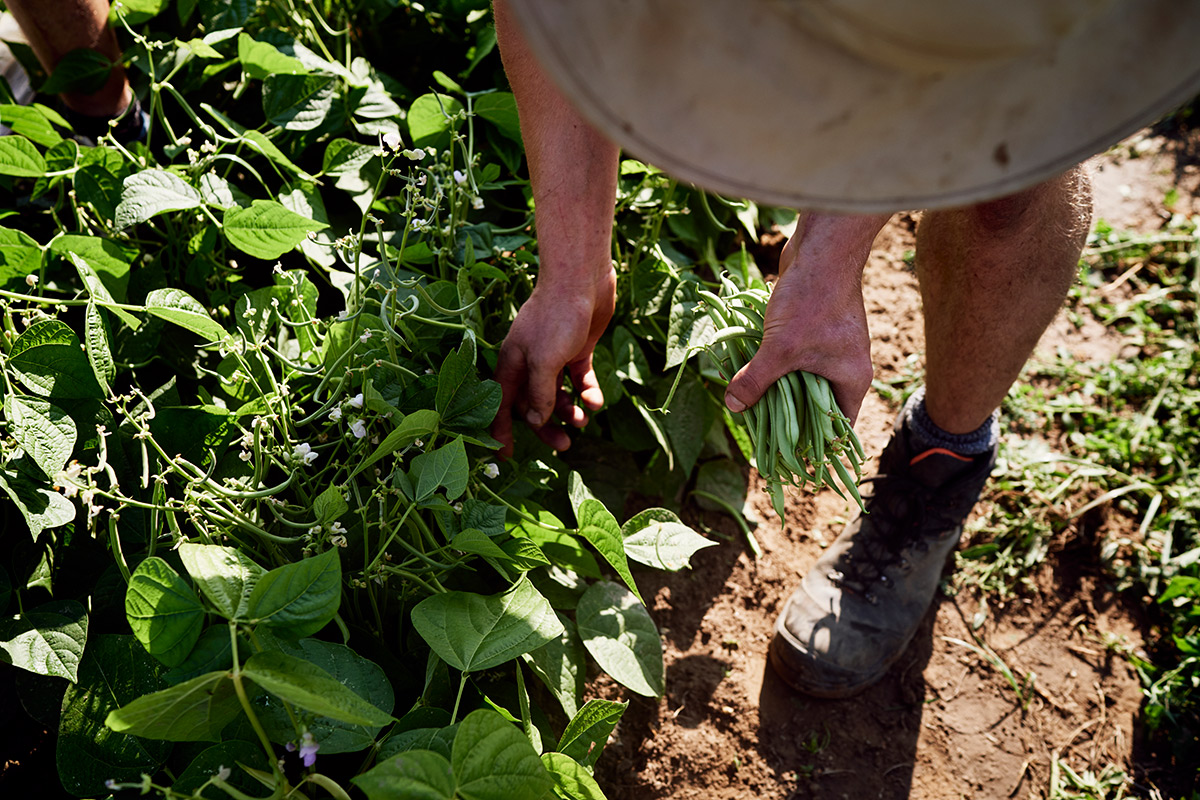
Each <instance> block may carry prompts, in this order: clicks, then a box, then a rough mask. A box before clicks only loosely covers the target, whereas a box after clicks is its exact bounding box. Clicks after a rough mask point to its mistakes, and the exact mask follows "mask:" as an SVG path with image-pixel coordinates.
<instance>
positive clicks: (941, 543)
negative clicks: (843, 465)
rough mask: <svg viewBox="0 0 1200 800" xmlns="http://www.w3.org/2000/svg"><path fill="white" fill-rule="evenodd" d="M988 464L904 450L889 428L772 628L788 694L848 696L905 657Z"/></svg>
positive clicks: (776, 662) (899, 431)
mask: <svg viewBox="0 0 1200 800" xmlns="http://www.w3.org/2000/svg"><path fill="white" fill-rule="evenodd" d="M995 461H996V450H995V448H994V447H993V448H992V451H991V452H990V453H985V454H984V455H981V456H962V455H958V454H956V453H952V452H951V451H949V450H944V449H941V448H936V449H932V450H926V451H924V452H920V453H914V452H911V449H910V447H909V445H908V430H907V428H906V427H905V426H903V425H902V424H901V423H900V421H899V420H898V421H897V424H896V430H895V432H894V434H893V435H892V440H891V441H890V442H889V443H888V445H887V447H886V448H885V449H884V451H883V455H882V456H880V459H879V474H878V475H877V476H875V477H874V478H870V479H868V480H867V481H865V483H870V484H872V485H873V487H874V491H873V493H872V495H871V496H870V497H868V498H866V499H865V502H866V507H867V511H868V512H869V513H867V514H865V515H859V517H858V518H857V519H855V520H854V521H853V522H851V523H850V524H849V525H848V526H846V529H845V530H844V531H843V532H842V534H841V535H840V536H838V538H837V540H836V541H835V542H834V543H833V544H832V545H831V546H830V547H829V548H828V549H827V550H826V551H825V553H824V554H822V556H821V558H820V559H818V561H817V563H816V564H815V565H814V566H813V568H812V569H811V570H809V572H808V574H807V575H805V576H804V579H803V581H802V582H801V584H800V588H798V589H797V590H796V591H795V593H793V594H792V596H791V598H790V599H789V600H788V601H787V604H786V605H785V606H784V608H783V612H782V613H781V614H780V615H779V619H778V620H777V621H776V623H775V638H774V640H773V641H772V642H771V650H770V657H771V664H772V666H773V667H774V668H775V671H776V672H777V673H778V674H779V676H780V677H781V678H783V679H784V680H785V681H787V683H789V684H790V685H791V686H792V687H794V688H795V689H798V690H800V691H801V692H804V693H806V694H810V695H813V696H815V697H828V698H837V697H848V696H850V695H852V694H854V693H856V692H858V691H860V690H862V689H865V688H866V687H867V686H869V685H871V684H872V683H874V682H875V681H877V680H879V678H881V677H882V676H883V674H884V673H885V672H886V671H887V669H888V667H890V666H891V665H892V662H894V661H895V660H896V659H897V658H899V657H900V655H901V654H902V653H903V652H904V649H905V647H906V646H907V645H908V642H909V640H910V639H911V638H912V636H913V634H914V633H915V632H916V629H917V626H918V625H919V624H920V622H921V618H922V617H924V616H925V611H926V610H927V609H928V608H929V604H930V603H931V602H932V600H933V594H934V592H935V591H936V589H937V585H938V580H939V579H940V578H941V575H942V570H943V568H944V567H945V564H946V560H947V558H948V557H949V555H950V553H951V551H953V549H954V546H955V545H956V544H957V543H958V538H959V536H960V534H961V533H962V526H963V521H964V520H965V519H966V517H967V515H968V514H969V513H971V508H972V507H973V506H974V505H975V501H976V500H978V499H979V493H980V491H982V489H983V485H984V483H986V482H987V477H988V474H989V473H990V472H991V471H992V466H993V464H994V463H995Z"/></svg>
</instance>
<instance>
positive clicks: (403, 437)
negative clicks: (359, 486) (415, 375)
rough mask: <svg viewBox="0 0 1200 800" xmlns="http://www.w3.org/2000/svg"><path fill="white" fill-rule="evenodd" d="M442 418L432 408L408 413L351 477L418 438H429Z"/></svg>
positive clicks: (355, 469)
mask: <svg viewBox="0 0 1200 800" xmlns="http://www.w3.org/2000/svg"><path fill="white" fill-rule="evenodd" d="M440 419H441V417H440V416H439V415H438V413H437V412H436V411H434V410H433V409H432V408H422V409H419V410H417V411H414V412H413V413H411V414H409V415H407V416H406V417H404V419H402V420H400V424H399V425H398V426H396V429H395V430H394V431H392V432H391V433H389V434H388V435H387V436H385V437H384V439H383V441H382V442H380V443H379V446H378V447H376V448H375V451H374V452H373V453H371V455H369V456H367V457H366V458H365V459H363V461H362V462H360V463H359V465H358V466H357V467H355V468H354V471H353V472H351V473H350V477H352V478H353V477H354V476H355V475H357V474H358V473H360V472H362V471H363V470H364V469H366V468H367V467H369V466H371V465H372V464H374V463H375V462H376V461H378V460H379V459H381V458H385V457H387V456H389V455H391V454H392V453H394V452H395V451H397V450H399V449H401V448H403V447H408V446H409V445H410V444H412V443H413V442H415V441H416V440H417V439H423V438H428V437H429V436H430V435H431V434H433V433H435V432H436V431H437V429H438V422H439V421H440Z"/></svg>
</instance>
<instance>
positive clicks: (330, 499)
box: [313, 485, 350, 525]
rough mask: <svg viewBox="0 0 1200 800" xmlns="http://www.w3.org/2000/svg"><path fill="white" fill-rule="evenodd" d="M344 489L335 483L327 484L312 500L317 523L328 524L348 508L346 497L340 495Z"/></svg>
mask: <svg viewBox="0 0 1200 800" xmlns="http://www.w3.org/2000/svg"><path fill="white" fill-rule="evenodd" d="M344 491H345V490H344V489H342V488H341V487H338V486H336V485H335V486H327V487H326V488H325V491H323V492H321V493H320V494H319V495H317V499H315V500H313V513H314V514H316V515H317V522H318V523H319V524H321V525H328V524H329V523H331V522H333V521H334V520H336V519H338V518H340V517H341V516H342V515H343V514H345V513H346V512H347V511H349V510H350V505H349V504H348V503H347V502H346V498H345V497H343V496H342V492H344Z"/></svg>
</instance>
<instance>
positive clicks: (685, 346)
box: [666, 281, 717, 369]
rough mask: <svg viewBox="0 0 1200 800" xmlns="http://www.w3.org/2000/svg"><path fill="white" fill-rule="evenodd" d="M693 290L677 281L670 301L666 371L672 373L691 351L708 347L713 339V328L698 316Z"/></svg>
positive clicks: (689, 284)
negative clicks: (677, 283)
mask: <svg viewBox="0 0 1200 800" xmlns="http://www.w3.org/2000/svg"><path fill="white" fill-rule="evenodd" d="M699 305H700V303H699V300H698V296H697V295H696V286H695V284H694V283H693V282H692V281H681V282H680V283H679V285H678V286H677V287H675V294H674V296H673V297H672V298H671V314H670V317H669V318H668V322H667V363H666V369H674V368H675V367H677V366H679V365H680V364H682V363H683V362H684V361H686V360H687V359H688V357H689V356H691V355H692V353H693V352H694V349H695V348H699V347H701V346H703V345H706V344H708V343H710V342H711V341H712V340H713V339H714V338H715V337H716V335H717V327H716V325H714V324H713V322H712V320H711V319H709V317H708V314H704V313H700V312H698V311H697V307H698V306H699Z"/></svg>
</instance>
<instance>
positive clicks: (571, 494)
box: [559, 470, 598, 527]
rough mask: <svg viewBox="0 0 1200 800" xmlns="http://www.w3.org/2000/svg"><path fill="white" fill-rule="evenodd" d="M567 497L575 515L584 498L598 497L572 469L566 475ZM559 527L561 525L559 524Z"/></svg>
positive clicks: (592, 498) (593, 498) (595, 498)
mask: <svg viewBox="0 0 1200 800" xmlns="http://www.w3.org/2000/svg"><path fill="white" fill-rule="evenodd" d="M567 497H568V499H570V501H571V510H572V511H574V512H575V514H576V515H578V514H579V507H580V506H582V505H583V501H584V500H597V499H598V498H597V497H596V495H595V494H593V493H592V490H591V489H589V488H588V487H587V484H585V483H584V482H583V477H582V476H581V475H580V474H579V473H578V472H575V471H573V470H572V472H571V473H570V474H569V475H567ZM559 527H562V526H561V525H560V526H559Z"/></svg>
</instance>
